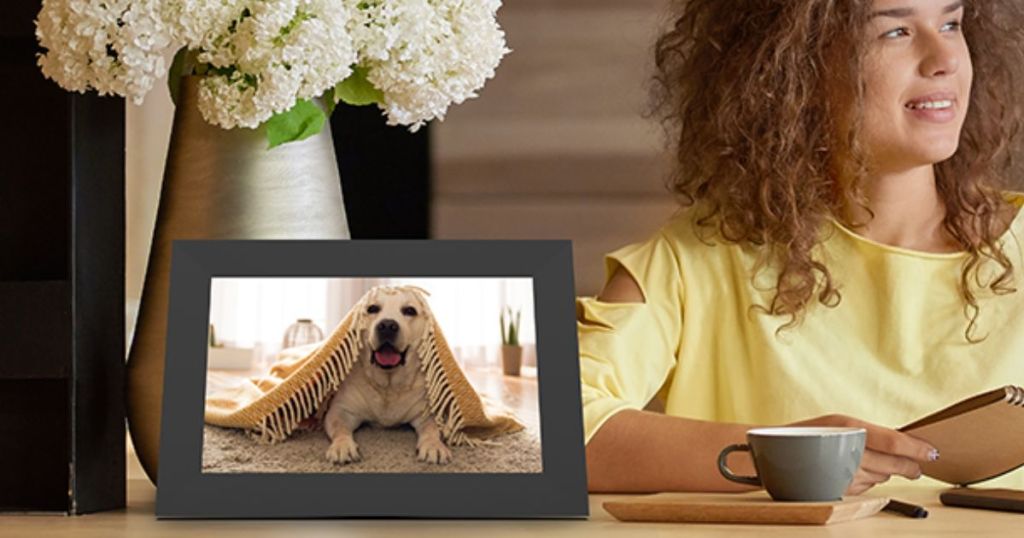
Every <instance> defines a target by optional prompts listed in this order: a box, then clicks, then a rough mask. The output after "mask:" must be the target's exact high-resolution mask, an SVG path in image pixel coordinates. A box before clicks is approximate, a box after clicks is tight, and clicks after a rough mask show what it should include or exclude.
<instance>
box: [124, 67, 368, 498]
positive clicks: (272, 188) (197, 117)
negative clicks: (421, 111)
mask: <svg viewBox="0 0 1024 538" xmlns="http://www.w3.org/2000/svg"><path fill="white" fill-rule="evenodd" d="M197 83H198V79H197V78H196V77H187V78H185V79H184V80H183V83H182V85H181V92H180V95H179V99H178V105H177V109H176V110H175V113H174V124H173V128H172V132H171V140H170V146H169V148H168V151H167V165H166V168H165V170H164V180H163V185H162V187H161V191H160V205H159V208H158V210H157V217H156V225H155V227H154V232H153V243H152V247H151V248H150V253H149V263H148V266H147V270H146V279H145V284H144V288H143V292H142V302H141V305H140V307H139V315H138V321H137V324H136V327H135V337H134V339H133V341H132V345H131V352H130V353H129V357H128V365H127V375H128V391H127V392H128V393H127V399H128V401H127V410H128V426H129V432H130V433H131V437H132V443H133V445H134V446H135V451H136V454H137V455H138V457H139V461H140V462H141V463H142V467H143V469H145V471H146V474H147V475H149V478H150V480H152V481H153V482H154V483H156V478H157V465H158V457H157V455H158V451H159V447H160V408H161V399H162V397H163V373H164V342H165V337H166V325H167V299H168V283H169V282H168V277H169V274H170V261H171V260H170V255H171V242H172V241H173V240H175V239H348V238H349V229H348V224H347V222H346V218H345V206H344V204H343V202H342V194H341V180H340V175H339V173H338V165H337V161H336V160H335V155H334V144H333V141H332V139H331V131H330V126H329V125H326V124H325V125H324V128H323V131H322V132H321V133H319V134H317V135H315V136H313V137H310V138H307V139H305V140H302V141H299V142H290V143H287V144H283V145H281V146H277V147H275V148H274V149H270V150H268V149H267V140H266V135H265V133H264V131H263V130H262V129H242V128H240V129H230V130H225V129H221V128H219V127H216V126H213V125H210V124H208V123H206V121H205V120H203V118H202V116H201V114H200V112H199V109H198V107H197V102H198V84H197ZM194 360H203V358H202V357H195V358H194Z"/></svg>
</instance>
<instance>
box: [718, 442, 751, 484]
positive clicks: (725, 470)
mask: <svg viewBox="0 0 1024 538" xmlns="http://www.w3.org/2000/svg"><path fill="white" fill-rule="evenodd" d="M733 452H750V445H729V446H727V447H725V448H724V449H722V452H720V453H719V454H718V472H720V473H722V476H724V477H725V478H727V479H729V480H732V481H733V482H739V483H740V484H746V485H748V486H758V487H761V479H760V478H758V477H757V476H738V475H736V474H734V473H733V472H732V470H730V469H729V466H728V465H726V464H725V460H726V458H728V457H729V454H731V453H733Z"/></svg>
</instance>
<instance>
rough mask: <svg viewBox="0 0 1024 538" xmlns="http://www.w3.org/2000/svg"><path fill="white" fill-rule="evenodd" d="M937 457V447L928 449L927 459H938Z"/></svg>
mask: <svg viewBox="0 0 1024 538" xmlns="http://www.w3.org/2000/svg"><path fill="white" fill-rule="evenodd" d="M938 459H939V449H937V448H933V449H931V450H929V451H928V461H938Z"/></svg>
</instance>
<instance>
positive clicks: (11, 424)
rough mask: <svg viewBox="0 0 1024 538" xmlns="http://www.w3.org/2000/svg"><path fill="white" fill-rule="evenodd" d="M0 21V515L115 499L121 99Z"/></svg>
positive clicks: (24, 16)
mask: <svg viewBox="0 0 1024 538" xmlns="http://www.w3.org/2000/svg"><path fill="white" fill-rule="evenodd" d="M39 7H40V2H39V0H15V1H14V2H11V3H9V4H5V6H4V10H5V15H4V17H3V18H2V21H0V78H2V80H4V81H5V84H3V85H0V99H2V101H3V102H4V103H7V104H8V106H7V107H6V109H5V114H4V120H5V122H4V124H5V128H4V129H2V130H0V230H2V233H0V252H2V253H3V255H2V256H0V454H3V456H4V457H3V458H0V511H7V510H12V511H61V512H66V513H71V514H78V513H86V512H93V511H97V510H103V509H110V508H119V507H123V506H124V497H125V450H124V441H125V429H124V355H125V353H124V101H123V100H122V99H114V98H110V97H98V96H96V95H93V94H88V95H82V94H77V93H70V92H66V91H64V90H62V89H61V88H60V87H58V86H57V85H56V84H55V83H54V82H52V81H49V80H46V79H45V78H44V77H43V76H42V74H41V73H40V71H39V68H38V67H37V65H36V53H37V51H38V47H37V45H36V41H35V37H34V36H33V31H34V24H33V19H34V18H35V16H36V14H37V13H38V11H39Z"/></svg>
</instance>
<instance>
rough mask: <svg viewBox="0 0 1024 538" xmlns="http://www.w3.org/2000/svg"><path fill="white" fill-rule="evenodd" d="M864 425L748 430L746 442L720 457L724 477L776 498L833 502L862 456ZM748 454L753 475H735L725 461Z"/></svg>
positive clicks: (729, 449)
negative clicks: (759, 488)
mask: <svg viewBox="0 0 1024 538" xmlns="http://www.w3.org/2000/svg"><path fill="white" fill-rule="evenodd" d="M866 440H867V431H865V430H864V428H828V427H796V426H794V427H780V428H756V429H753V430H750V431H748V432H747V444H743V445H729V446H727V447H725V449H723V450H722V452H721V453H720V454H719V455H718V470H719V472H721V473H722V476H724V477H726V478H728V479H729V480H732V481H733V482H739V483H740V484H748V485H751V486H761V487H763V488H765V489H766V490H768V494H769V495H771V496H772V499H775V500H776V501H837V500H841V499H842V498H843V492H845V491H846V488H848V487H850V483H852V482H853V475H854V474H855V473H856V472H857V468H858V467H859V466H860V459H861V456H863V455H864V443H865V441H866ZM741 451H746V452H750V455H751V457H752V458H753V460H754V468H755V469H756V472H757V476H737V475H736V474H734V473H733V472H732V471H731V470H729V467H728V466H727V465H726V458H727V457H728V456H729V454H731V453H733V452H741Z"/></svg>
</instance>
